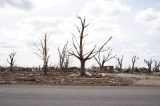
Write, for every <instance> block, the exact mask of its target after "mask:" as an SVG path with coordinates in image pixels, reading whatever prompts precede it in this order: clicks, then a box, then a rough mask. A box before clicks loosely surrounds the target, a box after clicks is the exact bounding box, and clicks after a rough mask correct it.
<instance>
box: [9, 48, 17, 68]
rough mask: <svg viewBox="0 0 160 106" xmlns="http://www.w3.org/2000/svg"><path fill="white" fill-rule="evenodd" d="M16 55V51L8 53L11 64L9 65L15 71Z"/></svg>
mask: <svg viewBox="0 0 160 106" xmlns="http://www.w3.org/2000/svg"><path fill="white" fill-rule="evenodd" d="M15 55H16V52H14V51H13V52H12V53H10V54H9V55H8V56H9V58H8V59H7V62H8V63H9V65H10V66H9V67H10V71H13V69H14V63H15Z"/></svg>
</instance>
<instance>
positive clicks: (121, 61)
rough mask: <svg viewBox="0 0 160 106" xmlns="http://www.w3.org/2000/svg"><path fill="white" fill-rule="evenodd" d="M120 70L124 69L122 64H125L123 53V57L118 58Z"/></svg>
mask: <svg viewBox="0 0 160 106" xmlns="http://www.w3.org/2000/svg"><path fill="white" fill-rule="evenodd" d="M117 61H118V65H119V70H120V71H122V65H123V55H122V58H117Z"/></svg>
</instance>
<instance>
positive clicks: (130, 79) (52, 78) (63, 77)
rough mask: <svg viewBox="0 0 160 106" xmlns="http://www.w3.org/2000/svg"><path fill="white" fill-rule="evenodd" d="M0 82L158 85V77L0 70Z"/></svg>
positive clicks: (159, 81) (77, 84) (73, 84)
mask: <svg viewBox="0 0 160 106" xmlns="http://www.w3.org/2000/svg"><path fill="white" fill-rule="evenodd" d="M0 84H29V85H62V86H70V85H72V86H140V85H143V86H144V85H146V86H160V77H158V76H150V75H137V74H123V73H118V74H116V73H112V74H109V73H101V74H98V75H92V76H86V77H80V76H79V72H78V71H69V70H68V71H64V72H62V73H61V71H58V70H54V71H50V72H48V75H46V76H44V75H43V72H40V71H36V72H33V71H30V72H27V71H12V72H9V71H8V72H6V71H0Z"/></svg>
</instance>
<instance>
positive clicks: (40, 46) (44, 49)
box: [34, 33, 50, 75]
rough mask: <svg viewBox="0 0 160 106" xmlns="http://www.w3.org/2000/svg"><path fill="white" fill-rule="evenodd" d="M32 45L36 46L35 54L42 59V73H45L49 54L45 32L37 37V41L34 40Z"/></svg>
mask: <svg viewBox="0 0 160 106" xmlns="http://www.w3.org/2000/svg"><path fill="white" fill-rule="evenodd" d="M34 46H35V47H36V52H35V54H36V55H37V56H39V57H40V58H41V59H42V60H43V72H44V75H47V71H48V61H49V58H50V55H48V51H49V48H48V36H47V33H45V34H44V36H42V37H41V38H40V39H39V42H34Z"/></svg>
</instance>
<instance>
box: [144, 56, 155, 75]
mask: <svg viewBox="0 0 160 106" xmlns="http://www.w3.org/2000/svg"><path fill="white" fill-rule="evenodd" d="M144 63H146V64H147V66H148V72H149V73H151V71H152V63H153V60H152V59H150V60H146V59H144Z"/></svg>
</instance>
